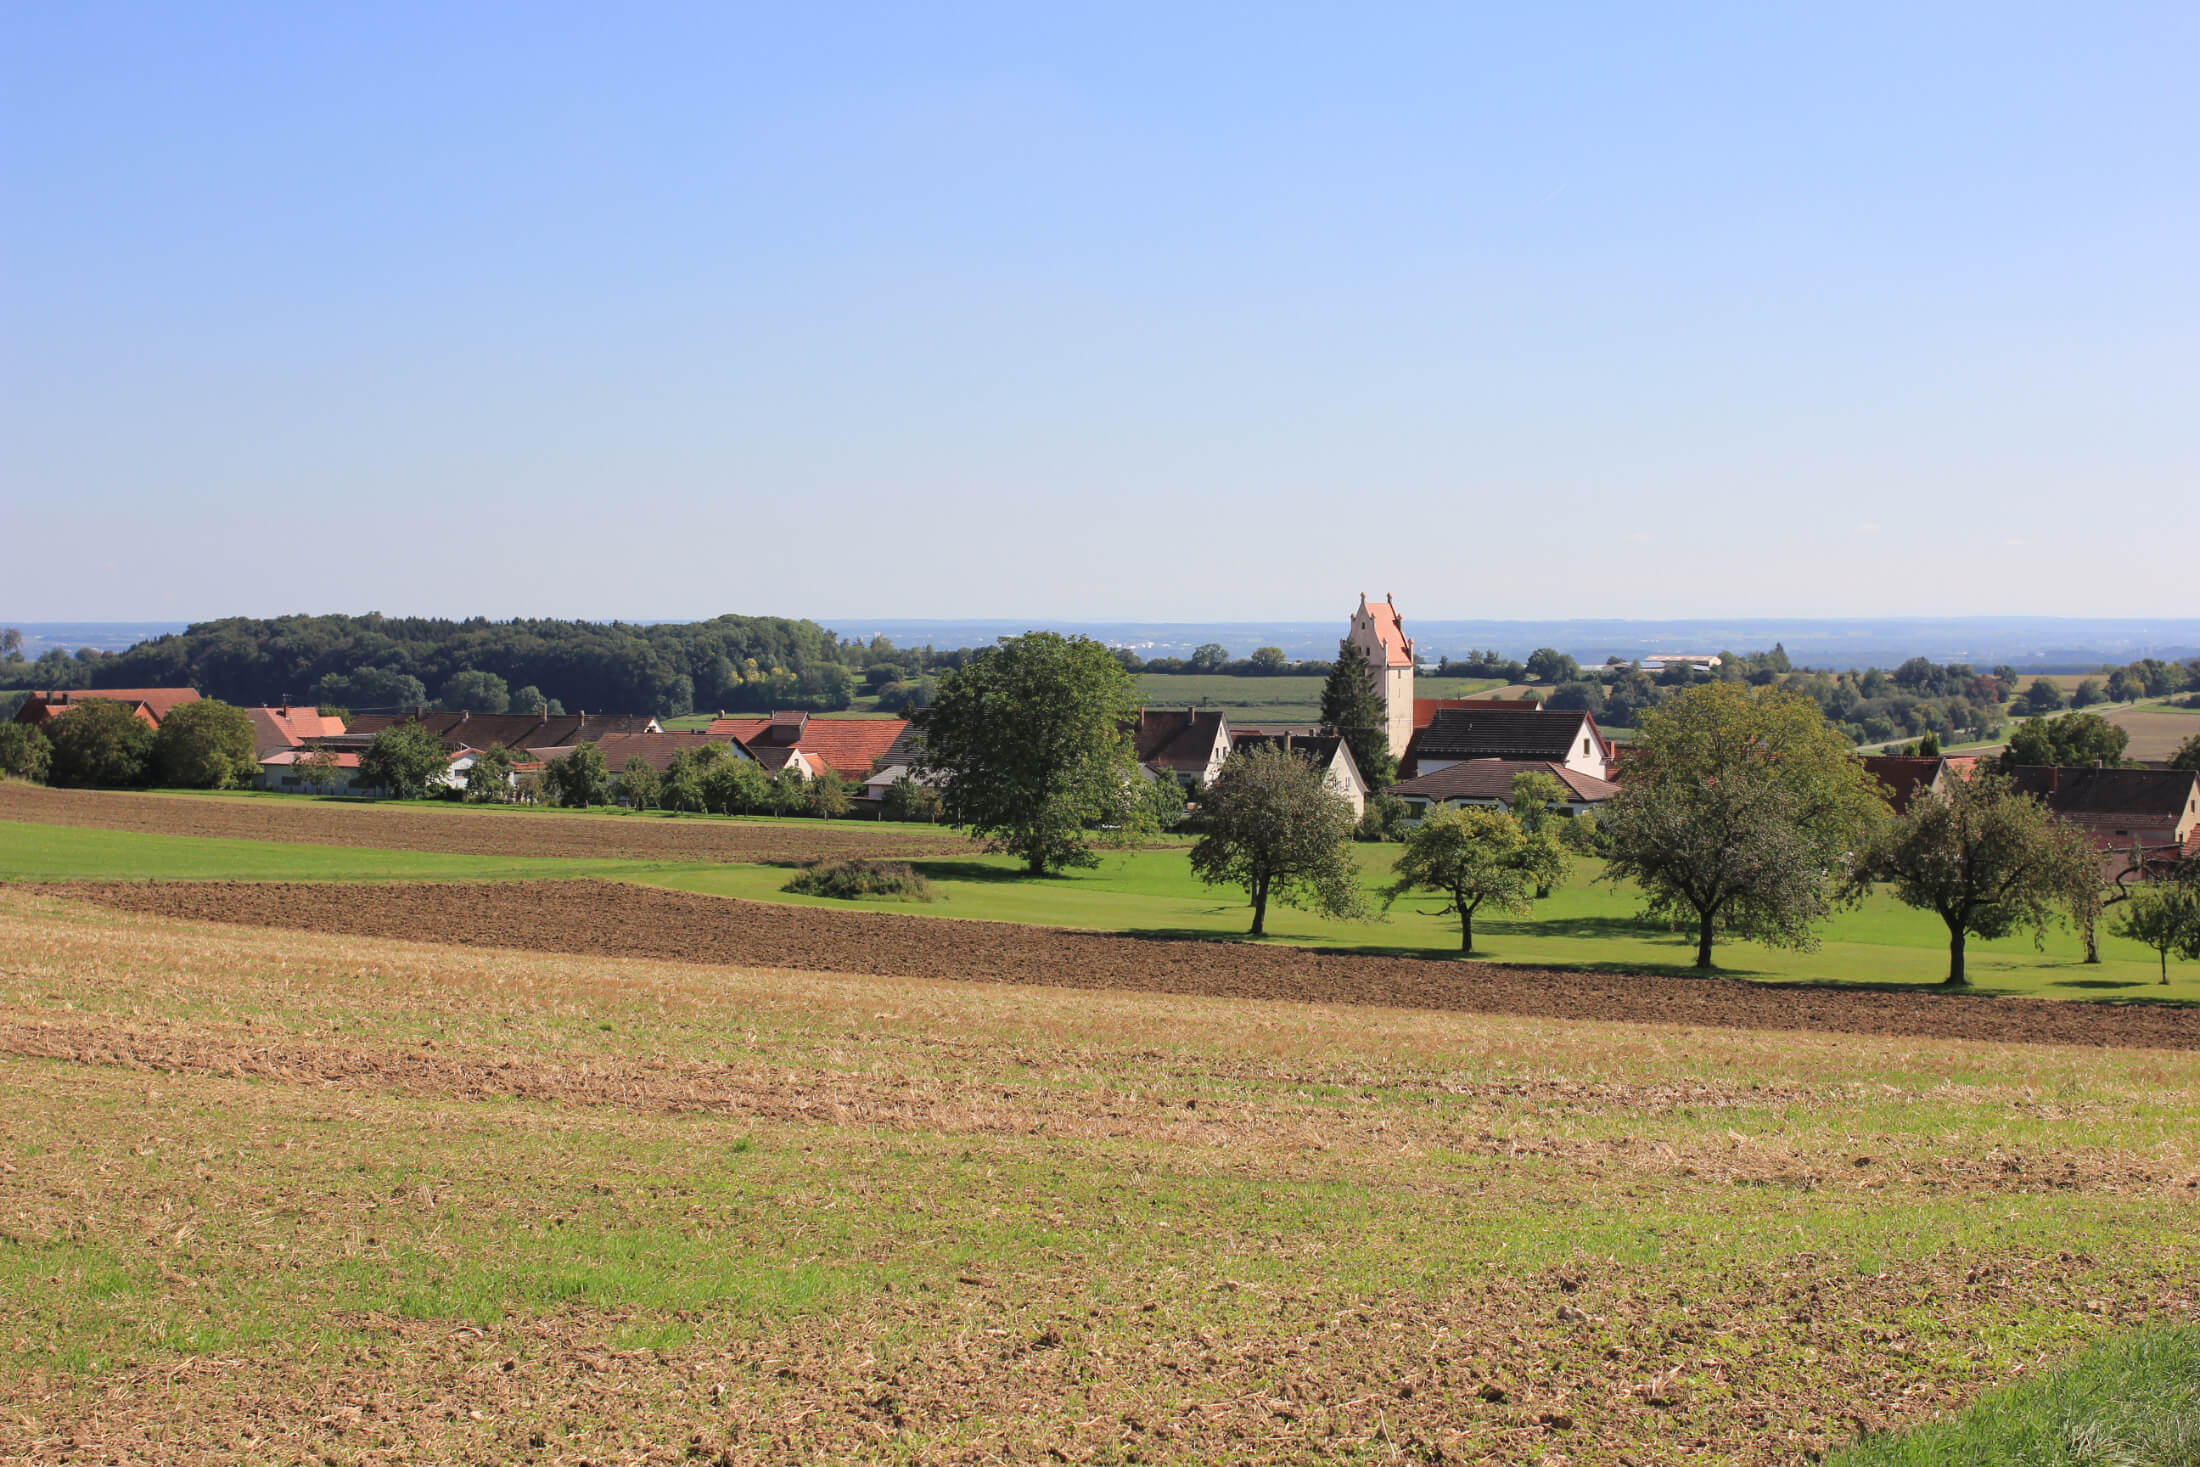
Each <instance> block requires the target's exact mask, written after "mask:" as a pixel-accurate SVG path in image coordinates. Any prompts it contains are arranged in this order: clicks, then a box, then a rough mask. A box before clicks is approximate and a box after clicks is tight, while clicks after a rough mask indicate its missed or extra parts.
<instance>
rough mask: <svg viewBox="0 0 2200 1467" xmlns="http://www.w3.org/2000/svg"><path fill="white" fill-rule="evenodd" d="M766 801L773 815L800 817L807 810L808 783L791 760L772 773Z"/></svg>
mask: <svg viewBox="0 0 2200 1467" xmlns="http://www.w3.org/2000/svg"><path fill="white" fill-rule="evenodd" d="M739 762H741V763H747V762H748V761H747V760H741V761H739ZM766 800H767V802H768V804H769V806H770V809H771V812H772V813H773V814H774V815H800V814H802V813H804V812H805V811H806V810H807V809H808V808H809V804H810V781H809V780H808V779H806V778H805V777H804V776H803V773H802V771H801V770H800V769H799V768H797V767H796V766H795V762H794V761H793V760H792V759H789V760H788V761H787V762H786V763H784V764H782V765H780V766H779V768H777V769H776V770H774V771H772V777H771V780H770V782H769V785H768V786H767V794H766Z"/></svg>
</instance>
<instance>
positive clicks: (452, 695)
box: [443, 667, 512, 713]
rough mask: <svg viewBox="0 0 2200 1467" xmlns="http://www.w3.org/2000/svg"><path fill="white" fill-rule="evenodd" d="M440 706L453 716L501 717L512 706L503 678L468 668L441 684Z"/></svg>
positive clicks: (452, 675)
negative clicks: (458, 714)
mask: <svg viewBox="0 0 2200 1467" xmlns="http://www.w3.org/2000/svg"><path fill="white" fill-rule="evenodd" d="M443 706H444V707H445V708H448V709H450V710H451V711H453V712H465V713H502V712H504V711H505V710H507V709H509V708H510V707H511V706H512V695H511V693H510V692H509V691H508V690H507V689H506V688H505V685H504V679H503V678H500V677H498V676H497V675H496V674H495V673H493V672H476V671H475V670H474V669H472V668H470V667H469V668H465V669H463V670H461V671H459V672H454V673H452V674H451V675H450V677H449V678H448V679H446V680H445V682H444V684H443Z"/></svg>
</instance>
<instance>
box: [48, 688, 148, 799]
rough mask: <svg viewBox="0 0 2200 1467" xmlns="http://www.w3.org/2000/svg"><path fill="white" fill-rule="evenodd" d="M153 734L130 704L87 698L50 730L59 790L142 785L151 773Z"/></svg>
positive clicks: (56, 720) (64, 715) (54, 772)
mask: <svg viewBox="0 0 2200 1467" xmlns="http://www.w3.org/2000/svg"><path fill="white" fill-rule="evenodd" d="M153 737H154V735H153V730H152V728H151V726H150V725H148V724H147V723H146V722H145V720H144V719H142V718H140V717H138V716H137V713H136V711H135V710H134V709H132V708H131V707H130V705H128V704H127V703H118V702H116V701H115V700H114V699H112V698H88V699H86V700H85V701H83V702H80V703H77V704H75V705H73V706H72V707H71V708H70V709H69V711H68V712H66V713H64V714H62V715H61V716H60V717H59V718H56V719H54V720H53V721H52V722H50V723H48V724H47V725H46V738H47V740H48V741H49V742H50V743H51V745H52V767H51V770H50V777H51V778H52V780H53V782H54V783H55V784H77V785H133V784H143V783H145V781H146V778H147V776H148V775H149V774H150V773H151V772H152V766H153Z"/></svg>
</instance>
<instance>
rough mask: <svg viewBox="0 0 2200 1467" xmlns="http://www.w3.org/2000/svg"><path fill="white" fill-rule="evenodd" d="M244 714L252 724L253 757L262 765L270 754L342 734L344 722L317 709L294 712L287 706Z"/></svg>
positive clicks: (301, 709) (256, 709)
mask: <svg viewBox="0 0 2200 1467" xmlns="http://www.w3.org/2000/svg"><path fill="white" fill-rule="evenodd" d="M244 711H245V714H246V716H247V717H249V718H250V719H251V720H252V753H253V756H254V757H255V758H257V759H259V760H260V761H261V762H262V763H265V762H266V760H267V756H268V755H270V754H278V753H281V752H282V751H283V750H285V749H298V748H303V747H304V746H306V745H307V744H315V743H319V742H320V741H321V740H322V739H326V738H334V737H336V736H337V735H339V734H341V733H343V731H344V720H343V719H341V718H337V717H335V716H334V715H324V714H323V713H322V712H321V711H320V710H319V709H317V708H293V707H291V706H290V705H289V704H287V703H286V704H284V705H283V706H282V707H280V708H247V709H245V710H244Z"/></svg>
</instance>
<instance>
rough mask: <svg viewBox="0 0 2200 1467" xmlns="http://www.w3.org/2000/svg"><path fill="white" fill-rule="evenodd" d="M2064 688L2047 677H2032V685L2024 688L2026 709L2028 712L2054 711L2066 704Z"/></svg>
mask: <svg viewBox="0 0 2200 1467" xmlns="http://www.w3.org/2000/svg"><path fill="white" fill-rule="evenodd" d="M2065 701H2066V700H2065V699H2064V698H2063V690H2062V689H2061V688H2059V687H2057V686H2056V685H2055V684H2053V683H2051V682H2049V681H2048V680H2047V679H2046V678H2043V677H2036V678H2034V679H2032V686H2031V687H2029V688H2026V689H2025V690H2024V711H2025V712H2027V713H2053V712H2054V711H2055V710H2056V709H2058V708H2061V707H2063V706H2064V704H2065Z"/></svg>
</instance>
